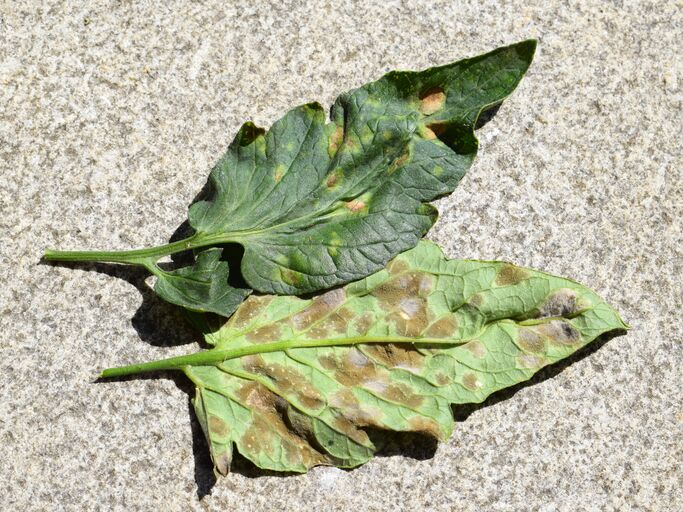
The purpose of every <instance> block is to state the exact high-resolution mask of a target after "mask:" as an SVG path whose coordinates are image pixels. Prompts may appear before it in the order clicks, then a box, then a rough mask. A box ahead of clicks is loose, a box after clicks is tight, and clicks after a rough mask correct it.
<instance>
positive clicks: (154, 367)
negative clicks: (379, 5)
mask: <svg viewBox="0 0 683 512" xmlns="http://www.w3.org/2000/svg"><path fill="white" fill-rule="evenodd" d="M468 341H469V340H458V341H457V342H456V341H454V340H452V339H443V338H418V339H416V338H404V337H400V336H373V337H363V336H358V337H350V338H336V339H324V340H283V341H276V342H273V343H263V344H260V345H248V346H245V347H238V348H232V349H226V350H216V349H212V350H204V351H202V352H197V353H194V354H187V355H183V356H178V357H171V358H168V359H160V360H158V361H151V362H148V363H140V364H131V365H128V366H119V367H115V368H107V369H106V370H104V371H103V372H102V373H101V374H100V378H103V379H108V378H112V377H126V376H129V375H135V374H138V373H145V372H155V371H162V370H183V369H184V368H185V367H187V366H202V365H212V364H216V363H221V362H223V361H227V360H228V359H235V358H239V357H244V356H248V355H253V354H264V353H267V352H280V351H284V350H289V349H294V348H314V347H331V346H342V345H358V344H361V343H362V344H366V343H410V344H412V345H418V346H429V345H439V346H443V345H447V346H454V345H462V344H463V343H467V342H468Z"/></svg>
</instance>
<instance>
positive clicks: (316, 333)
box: [306, 324, 330, 340]
mask: <svg viewBox="0 0 683 512" xmlns="http://www.w3.org/2000/svg"><path fill="white" fill-rule="evenodd" d="M329 334H330V331H328V330H327V327H326V326H324V325H320V324H316V325H314V326H313V327H311V328H310V329H308V330H307V331H306V338H307V339H309V340H323V339H325V338H327V337H328V336H329Z"/></svg>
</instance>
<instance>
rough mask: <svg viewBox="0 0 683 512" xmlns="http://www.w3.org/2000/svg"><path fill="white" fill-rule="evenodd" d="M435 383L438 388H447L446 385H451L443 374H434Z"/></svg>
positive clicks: (448, 378) (447, 377)
mask: <svg viewBox="0 0 683 512" xmlns="http://www.w3.org/2000/svg"><path fill="white" fill-rule="evenodd" d="M436 383H437V384H438V385H439V386H447V385H448V384H450V383H451V378H450V377H449V376H448V375H446V374H445V373H437V374H436Z"/></svg>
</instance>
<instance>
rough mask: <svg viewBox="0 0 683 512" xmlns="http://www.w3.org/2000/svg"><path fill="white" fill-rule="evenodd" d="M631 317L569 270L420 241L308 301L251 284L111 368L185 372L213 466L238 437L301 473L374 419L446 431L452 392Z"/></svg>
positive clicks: (369, 446)
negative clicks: (173, 352) (173, 342)
mask: <svg viewBox="0 0 683 512" xmlns="http://www.w3.org/2000/svg"><path fill="white" fill-rule="evenodd" d="M625 328H626V325H625V324H624V323H623V322H622V320H621V319H620V318H619V315H618V314H617V313H616V312H615V311H614V310H613V309H612V308H611V307H610V306H608V305H607V304H606V303H605V302H604V301H603V300H601V299H600V298H599V297H598V296H597V295H596V294H595V293H594V292H592V291H591V290H589V289H587V288H585V287H583V286H581V285H580V284H577V283H575V282H574V281H571V280H569V279H563V278H559V277H555V276H551V275H549V274H545V273H543V272H538V271H533V270H528V269H524V268H521V267H517V266H514V265H511V264H509V263H503V262H487V261H459V260H448V259H446V258H445V257H444V255H443V253H442V252H441V250H440V249H439V248H438V246H436V245H434V244H432V243H430V242H420V244H419V245H418V246H417V247H416V248H414V249H412V250H409V251H407V252H405V253H403V254H401V255H399V256H398V257H397V258H395V259H394V260H392V262H391V263H390V264H389V265H388V267H387V268H386V269H385V270H382V271H380V272H377V273H375V274H373V275H371V276H369V277H367V278H366V279H363V280H361V281H358V282H355V283H352V284H349V285H347V286H346V287H344V288H338V289H334V290H331V291H328V292H326V293H324V294H322V295H319V296H317V297H315V298H313V299H310V300H304V299H300V298H296V297H282V296H251V297H250V298H249V299H247V300H246V301H245V302H244V303H243V304H242V305H241V306H240V307H239V308H238V310H237V311H236V312H235V314H234V315H233V316H232V317H231V318H230V319H229V320H228V321H227V322H226V323H225V324H224V325H223V326H222V327H220V328H219V329H217V330H212V331H210V332H207V334H206V340H207V342H208V343H210V344H211V345H213V348H212V349H210V350H206V351H203V352H199V353H196V354H192V355H188V356H181V357H178V358H172V359H168V360H163V361H156V362H152V363H145V364H141V365H132V366H128V367H122V368H114V369H109V370H105V372H103V376H105V377H111V376H121V375H129V374H133V373H138V372H141V371H150V370H160V369H178V370H182V371H184V372H185V374H186V375H187V376H188V377H189V378H190V379H191V380H192V381H193V382H194V383H195V385H196V395H195V398H194V400H193V403H194V407H195V411H196V413H197V417H198V418H199V421H200V423H201V425H202V428H203V429H204V433H205V434H206V437H207V440H208V443H209V446H210V449H211V456H212V459H213V461H214V464H215V467H216V470H217V471H218V472H219V473H221V474H226V473H227V472H228V470H229V467H230V461H231V459H232V453H233V446H236V447H237V449H238V450H239V451H240V453H241V454H242V455H243V456H245V457H246V458H248V459H249V460H251V461H252V462H254V464H256V465H257V466H259V467H261V468H265V469H270V470H275V471H294V472H304V471H306V470H308V469H309V468H310V467H312V466H315V465H318V464H334V465H337V466H341V467H354V466H358V465H360V464H363V463H364V462H366V461H367V460H369V459H370V458H371V457H372V455H373V453H374V452H375V450H376V447H375V445H374V444H373V442H372V441H371V439H370V437H369V436H368V433H367V430H368V429H387V430H394V431H412V432H421V433H424V434H426V435H429V436H433V437H435V438H437V439H439V440H445V439H446V438H448V436H449V435H450V434H451V431H452V429H453V417H452V413H451V408H450V404H464V403H471V402H481V401H483V400H484V399H485V398H486V397H487V396H489V395H490V394H491V393H493V392H495V391H497V390H500V389H502V388H505V387H508V386H512V385H514V384H517V383H519V382H522V381H525V380H527V379H529V378H530V377H531V376H532V375H533V374H534V373H535V372H537V371H538V370H539V369H540V368H542V367H544V366H546V365H549V364H553V363H555V362H557V361H559V360H560V359H562V358H565V357H567V356H568V355H570V354H572V353H573V352H575V351H576V350H578V349H579V348H581V347H583V346H584V345H586V344H587V343H589V342H591V341H593V340H594V339H595V338H596V337H598V336H600V335H601V334H604V333H607V332H610V331H614V330H620V329H625Z"/></svg>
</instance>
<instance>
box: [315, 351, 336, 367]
mask: <svg viewBox="0 0 683 512" xmlns="http://www.w3.org/2000/svg"><path fill="white" fill-rule="evenodd" d="M318 361H319V362H320V366H322V367H323V368H325V369H326V370H334V369H336V368H337V359H336V358H335V357H333V356H329V355H324V356H320V357H319V358H318Z"/></svg>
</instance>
